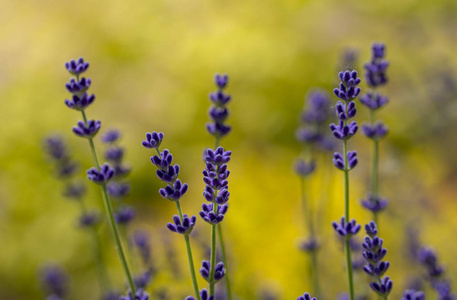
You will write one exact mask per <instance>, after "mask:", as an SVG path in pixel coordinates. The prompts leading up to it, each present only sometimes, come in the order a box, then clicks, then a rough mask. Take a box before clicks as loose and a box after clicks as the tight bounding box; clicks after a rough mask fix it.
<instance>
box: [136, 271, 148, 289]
mask: <svg viewBox="0 0 457 300" xmlns="http://www.w3.org/2000/svg"><path fill="white" fill-rule="evenodd" d="M151 279H152V270H151V269H149V270H147V271H146V272H144V273H142V274H139V275H137V276H135V277H134V278H133V282H134V283H135V286H136V287H137V288H140V289H145V288H146V287H147V286H148V285H149V283H150V282H151Z"/></svg>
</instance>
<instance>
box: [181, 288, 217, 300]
mask: <svg viewBox="0 0 457 300" xmlns="http://www.w3.org/2000/svg"><path fill="white" fill-rule="evenodd" d="M200 298H201V300H214V296H211V295H210V294H209V292H208V290H207V289H203V290H201V291H200ZM185 300H195V298H194V297H193V296H189V297H186V299H185Z"/></svg>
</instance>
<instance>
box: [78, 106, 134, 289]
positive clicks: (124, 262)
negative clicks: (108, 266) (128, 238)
mask: <svg viewBox="0 0 457 300" xmlns="http://www.w3.org/2000/svg"><path fill="white" fill-rule="evenodd" d="M82 116H83V119H84V122H85V123H86V124H87V118H86V114H85V112H84V111H82ZM88 140H89V145H90V150H91V152H92V157H93V159H94V163H95V166H96V167H97V169H99V170H100V163H99V161H98V157H97V152H96V150H95V145H94V141H93V139H92V138H89V139H88ZM101 188H102V197H103V204H104V206H105V210H106V212H107V214H108V221H109V222H108V223H109V224H110V227H111V230H112V231H113V235H114V240H115V243H116V249H117V252H118V254H119V258H120V260H121V263H122V267H123V269H124V273H125V275H126V277H127V281H128V284H129V285H130V290H131V292H132V294H133V295H136V287H135V284H134V282H133V277H132V273H131V272H130V268H129V265H128V262H127V260H126V258H125V251H124V247H123V246H122V241H121V239H120V236H119V229H118V228H117V224H116V221H115V220H114V212H113V205H112V202H111V201H110V199H109V196H108V192H107V190H106V185H102V186H101Z"/></svg>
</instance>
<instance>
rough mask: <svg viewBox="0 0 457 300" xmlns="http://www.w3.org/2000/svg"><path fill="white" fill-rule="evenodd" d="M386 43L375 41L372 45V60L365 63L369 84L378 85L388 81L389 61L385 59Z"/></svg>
mask: <svg viewBox="0 0 457 300" xmlns="http://www.w3.org/2000/svg"><path fill="white" fill-rule="evenodd" d="M384 55H385V45H384V44H382V43H374V44H373V46H372V58H371V62H369V63H367V64H365V66H364V67H365V78H366V81H367V83H368V85H370V86H372V87H377V86H380V85H384V84H386V83H387V75H386V70H387V67H388V66H389V63H388V62H387V61H386V60H384Z"/></svg>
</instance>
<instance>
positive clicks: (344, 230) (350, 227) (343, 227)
mask: <svg viewBox="0 0 457 300" xmlns="http://www.w3.org/2000/svg"><path fill="white" fill-rule="evenodd" d="M332 226H333V229H335V231H336V233H338V235H339V236H341V237H342V238H345V239H349V238H351V237H352V236H353V235H356V234H357V233H358V232H359V231H360V228H361V226H360V224H357V223H356V221H355V220H354V219H352V220H351V221H349V222H346V218H345V217H341V220H340V222H339V223H337V222H335V221H333V222H332Z"/></svg>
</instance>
